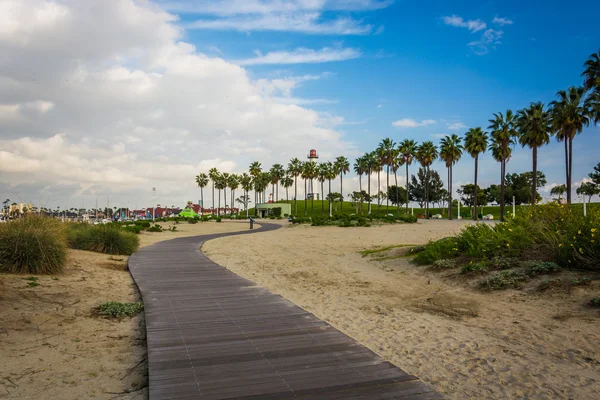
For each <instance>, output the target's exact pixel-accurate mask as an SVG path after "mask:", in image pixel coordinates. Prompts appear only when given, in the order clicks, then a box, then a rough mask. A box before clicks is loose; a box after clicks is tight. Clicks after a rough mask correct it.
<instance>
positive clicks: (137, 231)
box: [121, 225, 144, 235]
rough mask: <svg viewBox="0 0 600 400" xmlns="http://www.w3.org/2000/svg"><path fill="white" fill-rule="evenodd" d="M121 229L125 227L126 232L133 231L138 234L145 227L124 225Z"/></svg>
mask: <svg viewBox="0 0 600 400" xmlns="http://www.w3.org/2000/svg"><path fill="white" fill-rule="evenodd" d="M121 229H123V230H124V231H125V232H132V233H135V234H136V235H137V234H140V233H141V232H142V231H143V230H144V228H143V227H142V226H140V225H124V226H122V227H121Z"/></svg>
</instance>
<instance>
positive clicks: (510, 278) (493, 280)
mask: <svg viewBox="0 0 600 400" xmlns="http://www.w3.org/2000/svg"><path fill="white" fill-rule="evenodd" d="M526 280H527V275H525V274H523V273H522V272H520V271H513V270H508V271H500V272H498V273H497V274H494V275H492V276H490V277H488V278H486V279H484V280H482V281H481V282H480V283H479V286H480V287H481V288H482V289H488V290H501V289H508V288H515V289H518V288H520V287H521V284H522V283H523V282H524V281H526Z"/></svg>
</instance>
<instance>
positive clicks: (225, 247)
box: [203, 221, 600, 399]
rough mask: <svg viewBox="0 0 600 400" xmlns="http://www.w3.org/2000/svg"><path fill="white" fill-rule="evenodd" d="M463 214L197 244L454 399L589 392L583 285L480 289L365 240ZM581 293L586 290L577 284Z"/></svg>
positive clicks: (594, 345)
mask: <svg viewBox="0 0 600 400" xmlns="http://www.w3.org/2000/svg"><path fill="white" fill-rule="evenodd" d="M464 223H465V222H463V221H453V222H450V221H425V222H420V223H419V224H417V225H386V226H381V227H371V228H337V227H309V226H293V227H291V226H290V227H285V228H283V229H281V230H279V231H274V232H268V233H263V234H257V235H249V236H240V237H229V238H223V239H217V240H213V241H210V242H207V243H205V245H204V246H203V251H204V252H205V253H206V254H207V255H208V256H209V257H210V258H212V259H213V260H214V261H216V262H218V263H220V264H221V265H223V266H226V267H227V268H229V269H231V270H232V271H234V272H235V273H238V274H239V275H242V276H244V277H246V278H248V279H251V280H253V281H255V282H257V283H259V284H260V285H263V286H265V287H267V288H269V289H270V290H272V291H273V292H276V293H279V294H281V295H283V296H284V297H286V298H288V299H290V300H291V301H293V302H294V303H296V304H298V305H300V306H302V307H304V308H305V309H307V310H309V311H311V312H312V313H314V314H315V315H317V316H318V317H320V318H322V319H324V320H326V321H328V322H330V323H331V324H332V325H334V326H335V327H337V328H338V329H340V330H342V331H343V332H345V333H346V334H348V335H350V336H352V337H354V338H356V339H357V340H359V341H360V342H362V343H363V344H365V345H366V346H368V347H369V348H370V349H372V350H374V351H375V352H377V353H379V354H380V355H382V356H383V357H385V358H386V359H388V360H390V361H391V362H393V363H395V364H396V365H398V366H399V367H401V368H402V369H404V370H405V371H407V372H409V373H412V374H415V375H417V376H419V377H420V378H421V379H423V380H424V381H426V382H428V383H430V384H431V385H432V386H433V387H435V388H436V389H437V390H439V391H440V392H442V393H445V394H446V395H448V397H449V398H454V399H465V398H474V399H506V398H509V399H525V398H528V399H598V398H599V397H598V388H599V387H600V357H599V354H600V330H599V329H598V328H599V326H600V318H598V317H599V315H598V312H597V311H593V310H586V309H585V308H584V307H582V304H583V301H584V299H585V298H586V296H587V297H589V296H590V293H589V292H583V291H582V289H577V290H576V291H575V292H573V293H571V294H568V295H567V294H564V293H563V294H552V295H551V294H544V295H536V294H531V293H523V292H520V291H504V292H496V293H482V292H478V291H474V290H471V289H468V288H467V287H466V285H463V284H461V283H460V282H453V281H451V280H450V278H445V279H444V278H443V276H440V274H439V273H436V274H434V273H429V272H428V271H427V269H424V268H423V267H416V266H413V265H411V264H409V263H408V260H407V259H406V258H395V259H390V260H387V261H373V260H372V259H370V258H365V257H362V256H361V255H360V254H359V253H358V252H359V251H360V250H363V249H368V248H372V247H374V246H384V245H394V244H401V243H403V244H419V243H426V242H427V241H428V240H429V239H430V238H431V239H434V238H439V237H443V236H447V235H448V234H450V233H451V232H453V231H457V230H459V229H460V228H461V226H463V224H464ZM588 290H589V289H588Z"/></svg>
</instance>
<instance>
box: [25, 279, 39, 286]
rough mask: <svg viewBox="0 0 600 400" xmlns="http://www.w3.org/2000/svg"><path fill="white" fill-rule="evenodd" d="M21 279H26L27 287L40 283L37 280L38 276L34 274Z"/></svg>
mask: <svg viewBox="0 0 600 400" xmlns="http://www.w3.org/2000/svg"><path fill="white" fill-rule="evenodd" d="M23 279H24V280H26V281H27V286H29V287H36V286H40V283H39V282H38V278H37V277H36V276H30V277H29V278H23Z"/></svg>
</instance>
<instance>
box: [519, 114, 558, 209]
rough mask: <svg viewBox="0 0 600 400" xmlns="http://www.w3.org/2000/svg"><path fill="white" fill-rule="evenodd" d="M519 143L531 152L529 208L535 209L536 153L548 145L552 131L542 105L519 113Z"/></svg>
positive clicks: (548, 115)
mask: <svg viewBox="0 0 600 400" xmlns="http://www.w3.org/2000/svg"><path fill="white" fill-rule="evenodd" d="M517 127H518V129H519V142H520V143H521V146H523V147H525V146H528V147H529V148H530V149H531V151H532V156H533V157H532V158H533V171H532V172H533V176H532V182H531V207H532V209H533V208H534V207H535V201H536V193H537V151H538V148H539V147H541V146H543V145H545V144H548V142H549V141H550V132H551V130H552V125H551V119H550V113H549V112H548V111H547V110H546V109H545V108H544V103H542V102H537V103H531V105H530V106H529V107H528V108H525V109H523V110H521V111H519V113H518V116H517Z"/></svg>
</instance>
